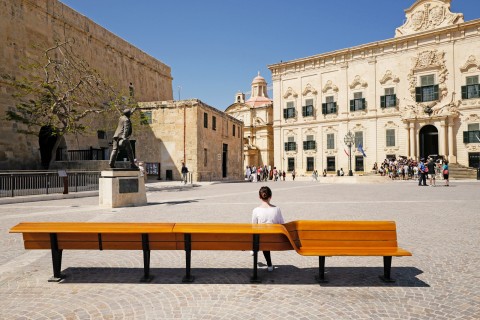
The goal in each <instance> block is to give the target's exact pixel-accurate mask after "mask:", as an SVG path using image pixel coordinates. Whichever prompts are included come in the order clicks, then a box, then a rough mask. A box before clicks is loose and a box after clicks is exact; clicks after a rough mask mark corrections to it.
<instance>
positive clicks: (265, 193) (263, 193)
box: [258, 187, 272, 200]
mask: <svg viewBox="0 0 480 320" xmlns="http://www.w3.org/2000/svg"><path fill="white" fill-rule="evenodd" d="M258 195H259V196H260V199H262V200H267V199H269V198H271V197H272V190H270V188H269V187H261V188H260V191H258Z"/></svg>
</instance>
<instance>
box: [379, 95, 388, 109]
mask: <svg viewBox="0 0 480 320" xmlns="http://www.w3.org/2000/svg"><path fill="white" fill-rule="evenodd" d="M386 106H387V103H386V96H380V108H382V109H384V108H386Z"/></svg>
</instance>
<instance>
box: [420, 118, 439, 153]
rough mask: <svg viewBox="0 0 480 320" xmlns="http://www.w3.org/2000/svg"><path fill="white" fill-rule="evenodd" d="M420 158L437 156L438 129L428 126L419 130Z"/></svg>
mask: <svg viewBox="0 0 480 320" xmlns="http://www.w3.org/2000/svg"><path fill="white" fill-rule="evenodd" d="M419 140H420V141H419V142H420V143H419V146H420V158H426V157H428V156H429V155H431V154H438V129H437V128H436V127H435V126H433V125H431V124H429V125H426V126H424V127H423V128H422V129H421V130H420V135H419Z"/></svg>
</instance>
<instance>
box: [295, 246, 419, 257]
mask: <svg viewBox="0 0 480 320" xmlns="http://www.w3.org/2000/svg"><path fill="white" fill-rule="evenodd" d="M297 252H298V253H299V254H301V255H303V256H327V257H328V256H392V257H394V256H395V257H399V256H411V255H412V254H411V253H410V252H408V251H406V250H404V249H402V248H365V247H357V248H348V247H344V248H338V247H336V248H306V249H300V250H299V251H297Z"/></svg>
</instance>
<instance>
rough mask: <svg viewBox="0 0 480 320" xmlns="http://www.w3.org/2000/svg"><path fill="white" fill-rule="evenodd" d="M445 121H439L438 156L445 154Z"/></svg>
mask: <svg viewBox="0 0 480 320" xmlns="http://www.w3.org/2000/svg"><path fill="white" fill-rule="evenodd" d="M446 127H447V123H446V119H444V120H441V121H440V130H439V132H438V154H439V155H446V154H447V135H446Z"/></svg>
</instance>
